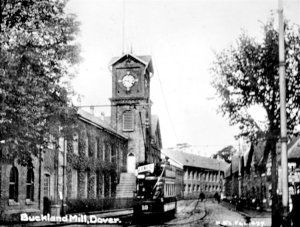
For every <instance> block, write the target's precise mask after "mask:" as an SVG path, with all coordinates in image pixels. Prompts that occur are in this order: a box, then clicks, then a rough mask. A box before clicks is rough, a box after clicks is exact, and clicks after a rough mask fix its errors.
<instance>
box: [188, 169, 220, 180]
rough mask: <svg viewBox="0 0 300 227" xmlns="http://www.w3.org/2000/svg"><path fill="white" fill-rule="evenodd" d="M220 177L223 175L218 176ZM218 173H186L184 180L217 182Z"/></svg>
mask: <svg viewBox="0 0 300 227" xmlns="http://www.w3.org/2000/svg"><path fill="white" fill-rule="evenodd" d="M220 175H221V177H222V176H223V173H221V174H220ZM218 178H219V173H217V172H198V171H189V170H188V171H186V172H185V179H187V180H188V179H189V180H204V181H215V182H217V181H218Z"/></svg>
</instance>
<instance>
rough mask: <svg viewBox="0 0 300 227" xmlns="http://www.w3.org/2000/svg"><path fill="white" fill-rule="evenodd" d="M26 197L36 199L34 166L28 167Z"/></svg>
mask: <svg viewBox="0 0 300 227" xmlns="http://www.w3.org/2000/svg"><path fill="white" fill-rule="evenodd" d="M26 199H29V200H31V201H33V200H34V173H33V169H32V168H28V169H27V179H26Z"/></svg>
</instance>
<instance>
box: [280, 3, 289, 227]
mask: <svg viewBox="0 0 300 227" xmlns="http://www.w3.org/2000/svg"><path fill="white" fill-rule="evenodd" d="M278 19H279V20H278V23H279V87H280V129H281V168H282V206H283V214H282V218H283V223H282V224H283V225H282V226H284V227H287V226H289V224H288V223H289V222H288V220H287V218H288V212H289V207H288V198H289V196H288V167H287V126H286V106H285V105H286V103H285V99H286V84H285V56H284V52H285V51H284V21H283V3H282V0H278Z"/></svg>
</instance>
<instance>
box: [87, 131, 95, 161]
mask: <svg viewBox="0 0 300 227" xmlns="http://www.w3.org/2000/svg"><path fill="white" fill-rule="evenodd" d="M87 141H88V144H87V146H88V155H89V157H90V158H92V157H94V151H93V147H92V146H93V143H92V141H93V138H92V136H91V135H88V137H87Z"/></svg>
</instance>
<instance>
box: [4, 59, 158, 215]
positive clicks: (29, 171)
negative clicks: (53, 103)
mask: <svg viewBox="0 0 300 227" xmlns="http://www.w3.org/2000/svg"><path fill="white" fill-rule="evenodd" d="M110 66H111V69H112V83H113V84H112V88H113V90H112V98H111V103H112V108H111V116H110V119H109V121H104V120H103V119H101V118H100V117H96V116H94V115H93V114H92V113H89V112H86V111H84V110H82V109H79V110H78V118H77V123H76V126H74V128H73V131H72V136H71V137H70V136H69V137H66V138H62V137H60V138H55V137H54V136H53V137H51V140H50V142H49V145H48V147H46V148H44V152H41V153H40V156H38V157H33V167H32V168H27V167H22V166H19V165H18V164H17V163H16V161H15V160H5V159H1V160H0V162H1V168H0V171H1V172H0V221H12V220H13V221H19V219H20V214H21V213H28V214H42V213H44V214H47V213H50V214H52V215H60V214H62V213H65V212H66V211H68V209H70V207H71V208H72V207H73V208H74V206H76V204H79V202H80V200H82V201H87V200H95V199H101V198H103V199H109V198H116V197H123V196H128V197H132V196H133V190H135V188H136V186H135V175H134V173H135V170H136V167H137V165H138V164H139V163H158V162H159V161H160V149H161V147H162V142H161V134H160V126H159V120H158V117H157V116H152V115H151V105H152V103H151V101H150V78H151V76H152V75H153V69H152V61H151V57H150V56H134V55H132V54H126V55H123V56H121V57H117V58H114V59H113V61H112V63H111V64H110ZM126 174H127V175H129V178H130V180H129V182H127V181H128V179H129V178H127V175H126ZM127 184H130V188H131V189H130V191H129V193H128V194H126V193H125V192H124V188H128V187H127ZM126 190H128V189H126ZM108 208H109V207H108ZM74 210H76V209H74ZM74 210H73V211H74Z"/></svg>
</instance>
